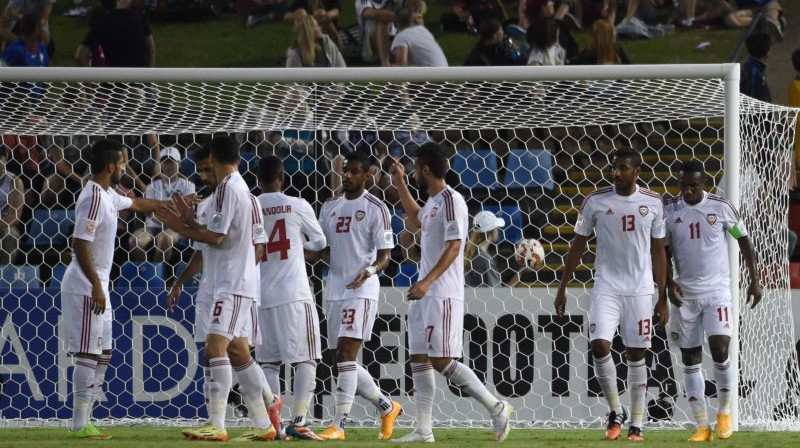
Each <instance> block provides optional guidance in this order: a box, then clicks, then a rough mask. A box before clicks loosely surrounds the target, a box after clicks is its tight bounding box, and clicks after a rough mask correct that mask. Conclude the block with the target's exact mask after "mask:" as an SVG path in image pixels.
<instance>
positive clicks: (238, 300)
mask: <svg viewBox="0 0 800 448" xmlns="http://www.w3.org/2000/svg"><path fill="white" fill-rule="evenodd" d="M241 308H242V296H233V313H232V315H231V324H230V325H229V326H228V334H230V335H231V336H234V337H235V336H236V335H234V334H233V331H234V330H235V329H236V321H237V320H238V317H239V310H240V309H241Z"/></svg>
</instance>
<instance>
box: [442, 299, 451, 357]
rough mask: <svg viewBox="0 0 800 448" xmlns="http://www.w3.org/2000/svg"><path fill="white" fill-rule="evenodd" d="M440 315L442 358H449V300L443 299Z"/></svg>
mask: <svg viewBox="0 0 800 448" xmlns="http://www.w3.org/2000/svg"><path fill="white" fill-rule="evenodd" d="M442 308H443V313H442V333H443V335H442V357H444V358H449V357H450V311H451V305H450V299H444V306H443V307H442Z"/></svg>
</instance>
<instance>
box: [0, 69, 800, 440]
mask: <svg viewBox="0 0 800 448" xmlns="http://www.w3.org/2000/svg"><path fill="white" fill-rule="evenodd" d="M797 112H798V111H797V110H793V109H790V108H785V107H781V106H776V105H770V104H766V103H762V102H759V101H756V100H753V99H751V98H748V97H745V96H741V95H740V92H739V65H738V64H704V65H641V66H583V67H577V66H569V67H452V68H391V69H384V68H352V69H351V68H347V69H328V68H320V69H284V68H280V69H255V68H253V69H195V68H186V69H114V68H90V69H85V68H48V69H22V68H4V69H2V70H0V137H2V141H1V142H0V143H1V144H2V148H3V149H4V150H5V151H6V153H7V157H6V166H7V169H8V170H9V172H11V173H14V174H15V175H16V176H17V177H19V178H20V179H22V180H23V184H24V189H25V191H24V194H25V205H24V207H22V208H20V210H19V219H18V221H17V222H16V223H14V225H13V227H14V228H16V229H17V231H16V233H8V235H12V236H11V237H9V236H3V235H0V237H2V239H3V245H2V249H0V271H1V272H0V274H1V275H0V295H1V296H2V297H3V300H2V303H0V378H2V379H3V383H4V384H3V387H4V389H3V394H4V395H5V396H6V397H5V398H4V399H6V400H8V401H7V402H6V403H8V406H6V407H4V408H2V409H0V418H2V420H0V421H2V422H5V424H6V425H28V424H32V423H31V422H47V423H52V424H55V425H59V424H63V420H64V419H65V418H67V417H68V411H69V406H70V403H68V402H67V399H68V396H69V393H68V392H69V390H70V388H71V386H70V385H69V381H68V378H69V375H68V369H70V368H71V360H70V358H69V356H67V354H66V353H64V345H63V343H62V342H61V341H62V340H63V337H62V335H63V334H64V330H63V326H64V325H68V324H69V323H64V322H62V321H60V318H59V311H58V307H59V303H60V301H59V289H58V288H59V284H60V276H59V275H60V274H63V271H62V270H63V265H64V263H68V262H69V254H70V250H69V237H70V235H71V234H70V232H71V227H70V226H71V223H72V220H73V219H74V212H71V210H72V208H73V207H74V202H70V200H71V199H70V198H72V199H73V200H74V198H76V197H77V193H76V192H77V191H78V190H79V188H80V179H81V178H82V177H83V176H85V175H86V160H87V158H86V152H85V151H86V148H87V147H88V145H89V144H90V142H91V140H92V138H94V137H95V136H111V137H114V138H118V139H120V140H121V141H122V142H123V143H124V144H125V145H126V146H127V147H128V148H129V158H130V164H131V169H130V170H129V172H128V173H127V176H126V179H124V180H123V182H122V185H121V186H120V188H121V189H122V190H123V191H124V192H125V193H126V194H144V190H145V189H146V185H147V184H148V183H149V182H150V181H152V179H154V178H155V177H156V176H159V171H160V168H159V167H160V165H159V160H158V154H159V153H160V151H162V150H164V149H165V148H167V147H174V148H176V149H177V150H178V151H179V153H180V154H181V155H182V158H183V160H182V161H181V162H180V173H181V174H182V175H184V176H186V177H188V178H190V179H192V180H196V179H197V178H196V171H195V166H194V163H193V160H192V153H193V151H194V150H195V149H197V148H198V147H199V146H201V145H202V144H203V143H204V142H206V141H208V140H209V139H210V137H211V136H212V135H214V134H218V133H226V134H229V135H232V136H234V137H235V138H236V139H237V140H238V141H239V142H240V143H241V145H242V146H241V148H242V164H241V165H240V170H241V171H242V172H243V173H245V174H246V175H245V179H246V180H248V183H249V184H250V186H251V187H252V188H253V191H255V192H257V191H258V187H257V183H256V181H255V173H256V171H257V170H256V167H257V164H258V161H259V159H260V158H261V157H264V156H265V155H268V154H275V155H279V156H280V157H282V158H283V159H284V163H285V164H286V169H287V173H288V174H289V176H288V178H289V180H288V185H287V188H288V192H289V194H293V195H299V196H301V197H303V198H305V199H307V200H308V201H309V202H310V203H311V204H312V206H314V207H315V209H316V210H317V211H319V207H320V206H321V204H322V202H324V201H325V200H326V199H327V198H329V197H331V196H332V195H334V194H336V192H337V189H338V188H339V186H340V185H341V163H342V156H343V155H344V154H346V153H347V152H350V151H367V152H369V153H370V154H371V155H372V156H373V158H374V160H375V167H374V168H373V172H374V176H373V181H372V183H371V184H370V186H369V188H370V191H371V192H373V194H376V195H377V196H378V197H380V198H382V199H383V200H384V201H385V202H386V203H387V205H388V206H389V208H390V210H391V211H392V214H393V215H392V225H393V229H394V230H395V234H396V238H397V242H398V246H397V248H395V249H394V250H393V251H392V263H391V266H390V268H389V269H388V270H387V272H385V273H384V274H383V275H382V276H381V285H382V289H381V298H380V303H379V318H378V322H377V324H376V328H375V334H374V336H373V337H372V339H371V340H369V341H365V345H364V353H363V354H362V358H361V360H362V362H364V364H365V365H366V366H367V368H368V369H369V371H370V373H372V374H373V376H375V377H376V378H377V379H378V380H379V384H380V386H381V388H382V389H384V390H386V391H387V392H389V393H390V394H391V395H392V396H393V397H394V398H395V399H398V400H399V401H401V402H402V403H403V404H404V405H405V406H406V408H407V409H408V410H409V411H411V410H413V405H412V402H413V401H412V398H413V397H412V396H411V394H412V393H413V392H412V391H413V383H412V381H411V374H410V368H409V366H408V362H407V359H408V355H407V351H406V346H407V344H406V342H405V341H406V339H405V336H404V331H405V319H406V307H407V304H406V303H405V300H404V294H403V291H404V290H405V288H407V287H408V286H409V285H410V284H412V283H413V281H414V279H415V275H416V272H417V271H416V269H417V258H416V257H417V256H418V254H417V242H418V239H415V238H416V236H415V235H414V234H413V233H411V232H409V231H407V230H406V229H404V227H403V224H402V214H403V211H402V209H401V205H400V203H399V201H398V200H397V195H396V191H394V188H393V186H392V185H391V183H390V181H389V179H388V174H387V167H388V166H389V164H390V163H391V162H393V161H399V162H401V163H405V164H408V163H409V162H410V161H411V155H412V154H413V150H414V149H415V148H416V147H418V146H419V145H420V144H422V143H424V142H426V141H436V142H438V143H440V144H442V145H443V146H444V147H445V148H446V149H448V151H450V153H451V154H452V158H451V162H450V164H451V173H452V176H451V177H448V182H449V183H451V184H452V185H453V186H454V187H455V188H457V189H458V190H459V191H460V192H461V193H462V194H463V195H464V196H465V198H466V200H467V204H468V206H469V211H470V216H474V215H475V214H476V213H477V212H479V211H481V210H489V211H492V212H495V213H496V214H498V216H501V217H502V218H503V219H504V220H505V223H506V226H505V227H504V228H503V229H502V230H501V231H500V232H499V235H498V240H497V241H495V242H494V243H493V244H491V245H489V249H488V250H489V251H490V253H491V254H492V256H493V257H494V260H495V261H494V263H495V264H496V267H497V271H498V273H499V277H500V279H501V283H500V284H487V283H486V281H485V280H483V281H481V280H479V281H477V283H474V284H470V285H468V286H467V294H466V313H467V315H466V317H465V344H464V346H465V352H464V362H465V363H467V364H469V365H470V366H471V367H472V368H473V369H475V370H476V371H477V372H478V374H479V377H481V379H483V380H485V381H486V383H487V385H488V386H489V388H490V390H492V391H493V392H496V393H497V394H498V395H500V396H502V397H504V399H507V400H509V401H510V402H511V403H512V404H513V405H514V408H515V409H516V411H517V412H516V416H515V424H516V425H517V426H520V427H589V426H598V425H600V424H601V423H602V422H603V420H604V418H605V417H604V416H605V413H606V405H605V401H604V399H603V397H602V396H601V393H600V389H599V385H598V384H597V382H596V380H595V379H594V373H593V372H594V370H593V367H592V365H591V362H592V361H591V356H590V355H589V349H588V338H587V334H588V307H589V303H588V297H589V292H590V291H591V287H592V284H593V279H592V272H593V268H594V245H593V244H590V250H589V252H588V253H587V255H586V256H585V257H584V259H583V260H582V264H581V266H579V269H578V270H577V271H576V274H575V277H574V278H573V279H571V282H570V287H569V289H568V297H569V304H568V307H567V310H566V316H565V317H564V318H558V317H557V316H556V315H555V312H554V310H553V306H552V301H553V297H554V294H555V291H556V289H557V287H558V281H559V280H560V276H561V269H562V267H563V261H564V260H565V256H566V251H567V248H568V244H569V242H570V241H571V239H572V236H573V233H572V226H573V225H574V223H575V218H576V216H577V210H578V208H579V207H580V204H581V202H582V200H583V198H584V197H585V196H586V195H587V194H589V193H591V192H592V191H594V190H595V189H597V188H601V187H603V186H606V185H608V184H609V175H608V172H609V165H610V161H609V159H608V157H609V156H610V154H611V153H612V152H613V151H614V150H615V149H618V148H623V147H626V148H627V147H630V148H634V149H636V150H638V151H640V152H641V153H642V158H643V161H644V166H643V167H642V176H641V180H640V183H641V185H643V186H646V187H648V188H650V189H652V190H654V191H656V192H659V193H663V194H665V195H676V194H678V187H677V185H678V184H677V172H676V168H675V164H676V163H678V162H680V161H686V160H690V159H697V160H700V161H701V162H703V164H704V166H705V167H706V170H707V172H708V173H709V179H710V180H709V185H707V186H706V187H707V189H709V190H716V189H719V190H720V193H722V192H724V194H725V196H727V198H728V199H729V200H730V201H731V202H732V203H733V204H735V205H736V206H737V207H740V210H741V214H742V216H743V219H744V221H745V223H746V225H747V227H748V229H749V230H750V238H751V239H752V241H753V246H754V247H755V249H756V252H757V253H758V259H757V265H758V268H757V269H758V275H759V277H760V281H761V284H762V286H763V287H764V299H763V303H762V304H761V305H759V306H758V307H756V308H753V309H750V308H749V307H746V306H744V300H745V299H746V297H745V295H744V294H745V290H746V288H744V287H742V286H741V285H746V284H747V281H748V272H747V270H746V269H744V267H743V266H744V265H743V264H742V265H741V266H740V258H739V252H738V246H737V245H736V243H735V242H734V241H733V240H732V239H729V242H728V247H729V252H730V255H731V256H730V272H731V273H732V278H733V281H731V296H732V297H733V298H734V300H733V316H732V324H731V325H732V328H733V329H734V332H733V338H732V341H731V345H730V355H731V366H732V368H733V369H734V371H735V372H737V375H736V378H737V388H738V390H739V391H740V397H737V399H736V400H734V402H733V406H732V411H733V419H734V425H735V427H736V428H740V429H759V430H776V429H791V430H800V369H798V362H797V351H796V350H797V349H796V348H795V344H796V343H797V339H796V335H795V334H794V330H793V328H794V326H793V319H792V307H791V303H790V290H789V270H788V255H787V250H786V249H785V248H786V247H787V245H788V243H787V229H788V227H787V223H788V220H787V219H788V186H787V185H788V178H789V176H790V175H794V173H793V172H790V161H791V158H792V157H794V155H793V142H794V137H795V129H796V122H795V120H796V114H797ZM70 213H73V214H72V215H71V214H70ZM145 218H146V217H143V216H135V215H125V216H123V217H122V218H121V219H122V220H123V224H124V225H122V226H120V227H121V229H122V230H121V233H120V235H119V237H120V238H119V243H120V246H119V250H118V251H117V252H116V255H115V268H114V271H112V275H113V276H114V277H113V278H112V284H113V286H112V292H111V295H112V301H113V304H114V308H115V313H116V322H117V323H116V324H115V327H114V331H115V335H116V340H115V342H116V351H115V355H114V358H113V360H112V367H111V368H110V370H109V374H108V380H107V387H106V391H105V398H104V400H103V401H102V402H101V403H100V405H99V407H98V409H97V411H96V413H95V415H96V416H97V417H99V418H102V419H105V420H107V421H108V422H111V423H114V422H125V423H126V424H127V423H131V422H142V423H147V424H167V425H169V424H175V423H178V422H182V423H185V422H186V420H196V419H201V418H203V417H204V416H205V410H204V408H203V400H202V388H201V387H200V386H199V382H200V381H202V371H201V369H200V370H198V369H197V366H196V360H197V359H198V358H197V352H198V349H197V347H196V346H195V345H194V343H193V342H192V339H191V333H192V321H193V318H194V309H193V306H192V301H191V294H185V296H184V297H183V299H182V300H183V302H182V303H183V307H182V310H181V311H179V312H178V313H176V314H167V313H166V310H165V309H164V308H163V307H162V305H161V301H162V297H163V296H164V294H165V289H164V288H165V287H169V285H170V284H171V282H172V279H173V278H174V276H175V275H176V274H177V273H179V272H180V270H181V269H183V268H184V267H185V264H186V262H187V261H188V258H189V256H190V254H191V247H190V245H189V244H188V243H187V242H185V241H184V242H180V243H176V244H175V246H174V248H172V250H170V251H169V252H168V253H161V252H159V251H161V249H159V248H155V247H153V248H150V247H141V246H138V245H139V244H141V243H140V242H137V241H136V240H135V238H131V235H132V234H133V232H135V231H136V230H137V229H139V228H141V227H142V226H144V225H145V224H144V222H145V221H144V220H145ZM9 238H11V240H13V239H14V238H16V244H10V243H9V244H7V240H8V239H9ZM523 238H534V239H537V240H539V241H540V242H541V243H542V244H543V245H544V247H545V252H546V263H545V265H544V266H543V267H542V268H541V269H539V270H537V271H531V270H524V269H520V268H519V266H518V265H517V264H516V262H515V260H514V247H515V244H516V243H517V242H518V241H520V240H521V239H523ZM9 241H10V240H9ZM591 242H592V241H590V243H591ZM308 269H309V275H310V279H311V282H312V284H313V286H314V288H313V290H314V293H315V296H316V297H318V299H317V300H318V304H319V305H321V296H322V295H321V290H322V288H324V284H325V281H324V276H325V273H326V272H327V269H326V267H325V266H323V265H322V264H321V262H320V263H317V264H314V265H309V268H308ZM467 281H468V282H472V281H473V280H472V279H471V278H470V277H468V279H467ZM482 282H483V283H482ZM187 291H188V292H189V293H190V292H191V287H189V288H187ZM321 317H322V316H321ZM322 328H323V331H324V328H325V325H324V324H323V325H322ZM324 338H325V335H324V334H323V339H324ZM617 339H618V338H615V341H614V344H613V345H614V359H615V362H617V365H618V375H619V384H620V385H621V386H622V388H621V389H620V390H621V391H624V390H625V388H624V381H625V378H626V375H625V371H626V369H625V367H624V361H623V360H622V357H621V356H620V351H619V349H620V347H621V341H619V340H617ZM324 346H325V344H324V342H323V347H324ZM704 350H705V352H704V353H705V354H704V358H705V360H704V369H706V371H707V372H709V373H710V366H711V360H710V356H709V355H708V351H707V350H706V349H704ZM326 356H329V354H326ZM647 362H648V367H649V372H650V381H649V383H648V386H649V388H648V407H647V414H646V419H647V420H648V423H646V425H649V426H656V427H684V426H686V425H688V424H689V422H690V414H689V412H688V406H687V401H686V398H685V397H684V394H683V386H682V381H681V380H682V378H681V377H682V371H681V369H680V368H679V366H680V352H679V350H678V349H677V347H673V346H672V338H671V337H670V333H669V330H667V331H666V332H662V333H656V334H654V336H653V350H652V354H650V355H648V358H647ZM332 369H333V367H332V363H331V360H330V359H326V360H325V362H323V363H322V364H321V366H320V368H319V369H318V387H317V393H316V397H315V405H314V406H313V410H312V412H313V417H314V418H316V419H322V420H327V419H329V418H330V416H331V412H332V410H333V392H332V389H333V387H334V377H333V374H332V371H333V370H332ZM291 374H292V372H291V368H288V367H287V368H285V369H284V371H282V378H283V379H284V380H286V381H285V384H286V386H285V387H286V388H285V389H284V390H283V391H282V392H283V393H284V394H286V395H291V390H289V389H290V386H289V385H290V384H291V381H289V379H290V378H291ZM706 378H713V375H710V374H707V375H706ZM437 388H438V391H437V395H436V398H435V403H436V405H435V410H434V420H435V423H436V425H439V426H458V427H472V426H480V425H483V424H485V421H486V420H487V417H486V416H485V415H484V414H483V413H482V412H481V409H479V408H476V407H475V406H474V405H473V403H472V401H470V400H469V398H468V397H462V396H461V395H460V393H459V392H458V390H457V389H455V388H450V387H448V385H447V384H446V383H445V382H444V380H443V379H441V378H437ZM706 393H707V396H708V399H709V403H710V404H711V405H712V407H713V406H714V405H715V404H716V399H715V397H716V390H715V386H714V384H713V381H710V380H709V381H707V387H706ZM624 395H625V396H623V397H622V400H623V402H626V401H627V394H624ZM287 402H291V399H289V400H287ZM234 408H235V404H234V406H233V407H232V408H231V414H230V417H231V419H236V418H237V416H238V414H236V411H235V410H234ZM409 413H411V412H409ZM351 418H352V420H353V421H354V423H355V424H361V425H374V424H375V422H376V416H375V415H374V413H373V412H372V408H371V406H370V405H368V404H366V403H364V402H362V401H361V400H360V399H358V398H357V399H356V405H355V406H354V408H353V413H352V415H351ZM412 419H413V415H412V416H406V417H404V419H401V422H402V423H403V424H407V425H410V424H411V422H412ZM0 424H2V423H0Z"/></svg>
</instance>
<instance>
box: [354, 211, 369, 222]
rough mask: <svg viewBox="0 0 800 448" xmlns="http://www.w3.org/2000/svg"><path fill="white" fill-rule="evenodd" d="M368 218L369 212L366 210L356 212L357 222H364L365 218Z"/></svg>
mask: <svg viewBox="0 0 800 448" xmlns="http://www.w3.org/2000/svg"><path fill="white" fill-rule="evenodd" d="M365 216H367V212H365V211H364V210H359V211H357V212H356V221H363V220H364V217H365Z"/></svg>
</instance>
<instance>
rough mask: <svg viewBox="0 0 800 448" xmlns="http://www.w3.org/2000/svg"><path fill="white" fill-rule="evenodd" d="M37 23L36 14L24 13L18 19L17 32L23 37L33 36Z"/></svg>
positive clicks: (37, 26)
mask: <svg viewBox="0 0 800 448" xmlns="http://www.w3.org/2000/svg"><path fill="white" fill-rule="evenodd" d="M39 23H40V22H39V15H38V14H25V15H24V16H22V19H20V21H19V34H20V35H21V36H24V37H27V36H33V35H34V34H36V29H37V28H39Z"/></svg>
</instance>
